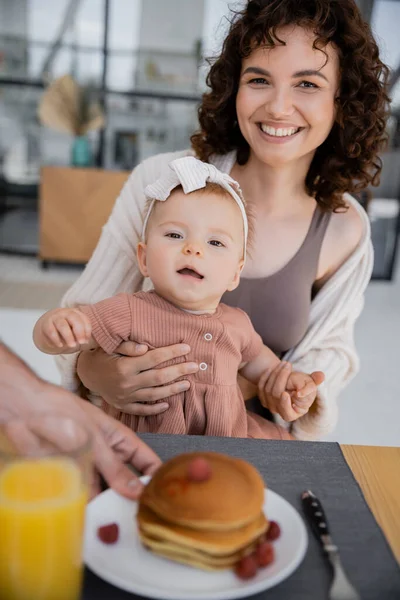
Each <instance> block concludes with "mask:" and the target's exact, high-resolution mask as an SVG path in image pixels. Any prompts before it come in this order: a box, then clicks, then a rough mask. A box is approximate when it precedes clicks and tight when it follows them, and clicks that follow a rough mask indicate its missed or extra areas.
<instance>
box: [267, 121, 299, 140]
mask: <svg viewBox="0 0 400 600" xmlns="http://www.w3.org/2000/svg"><path fill="white" fill-rule="evenodd" d="M261 129H262V131H263V132H264V133H268V135H273V136H274V137H288V136H289V135H293V134H295V133H297V132H298V131H299V129H300V127H286V128H279V129H275V127H270V126H269V125H264V123H261Z"/></svg>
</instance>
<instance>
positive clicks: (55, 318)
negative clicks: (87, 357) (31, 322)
mask: <svg viewBox="0 0 400 600" xmlns="http://www.w3.org/2000/svg"><path fill="white" fill-rule="evenodd" d="M41 321H42V322H41V334H42V336H41V337H42V339H43V341H44V343H45V345H46V347H47V348H49V349H51V348H52V349H54V350H58V351H59V352H60V353H62V352H63V350H64V351H67V350H68V352H77V351H78V350H80V348H81V346H82V345H84V344H87V343H89V341H90V339H91V333H92V327H91V324H90V321H89V319H88V317H87V316H86V315H85V314H83V313H82V312H81V311H80V310H79V309H77V308H58V309H55V310H51V311H49V312H48V313H47V314H45V315H44V316H43V317H42V319H41Z"/></svg>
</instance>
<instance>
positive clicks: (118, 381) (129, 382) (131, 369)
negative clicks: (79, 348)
mask: <svg viewBox="0 0 400 600" xmlns="http://www.w3.org/2000/svg"><path fill="white" fill-rule="evenodd" d="M188 352H190V347H189V346H188V345H187V344H175V345H173V346H167V347H165V348H157V349H155V350H148V347H147V346H145V345H143V344H136V343H135V342H124V343H123V344H121V345H120V346H119V347H118V353H119V354H121V356H109V355H107V354H106V353H105V352H103V350H100V349H98V350H94V351H89V352H82V353H81V354H80V356H79V359H78V375H79V378H80V380H81V381H82V383H83V385H84V386H85V387H86V388H87V389H88V390H90V391H91V392H94V393H95V394H98V395H100V396H101V397H102V398H103V399H104V400H105V401H106V402H108V404H111V406H114V407H115V408H117V409H119V410H122V411H123V412H125V413H129V414H132V415H137V416H145V417H147V416H149V415H158V414H160V413H162V412H164V411H165V410H167V409H168V406H169V405H168V402H158V403H157V404H149V405H146V404H145V403H146V402H154V401H156V400H162V399H164V398H168V397H169V396H172V395H173V394H179V393H180V392H183V391H186V390H188V389H189V387H190V383H189V381H187V380H184V381H175V380H176V379H178V378H180V377H182V376H183V377H184V376H185V375H189V374H190V373H196V371H197V370H198V365H197V364H196V363H192V362H182V363H179V364H176V365H172V366H168V367H164V368H162V369H156V368H155V367H157V366H158V365H160V364H161V363H163V362H166V361H169V360H172V359H174V358H177V357H180V356H185V355H186V354H188ZM173 382H175V383H173Z"/></svg>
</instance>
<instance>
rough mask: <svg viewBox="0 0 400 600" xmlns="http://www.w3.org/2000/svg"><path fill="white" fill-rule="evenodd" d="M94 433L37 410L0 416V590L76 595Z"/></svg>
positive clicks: (7, 594)
mask: <svg viewBox="0 0 400 600" xmlns="http://www.w3.org/2000/svg"><path fill="white" fill-rule="evenodd" d="M91 478H92V460H91V439H90V434H89V433H88V431H87V430H86V429H85V428H84V427H83V426H82V425H80V424H79V423H78V422H77V421H75V420H73V419H71V418H68V417H62V416H58V415H50V414H44V415H43V414H42V415H38V416H36V417H33V418H30V419H26V420H17V419H16V420H10V421H7V422H6V423H3V424H0V598H1V599H2V600H78V599H79V598H80V594H81V588H82V574H83V561H82V545H83V527H84V515H85V506H86V502H87V500H88V494H89V484H90V481H91Z"/></svg>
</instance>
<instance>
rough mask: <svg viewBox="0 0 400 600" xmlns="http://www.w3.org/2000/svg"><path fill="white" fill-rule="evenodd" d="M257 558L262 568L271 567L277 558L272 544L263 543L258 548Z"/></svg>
mask: <svg viewBox="0 0 400 600" xmlns="http://www.w3.org/2000/svg"><path fill="white" fill-rule="evenodd" d="M256 558H257V562H258V565H259V566H260V567H266V566H267V565H270V564H271V563H272V562H273V561H274V558H275V553H274V547H273V546H272V544H270V542H261V544H259V545H258V546H257V548H256Z"/></svg>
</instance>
